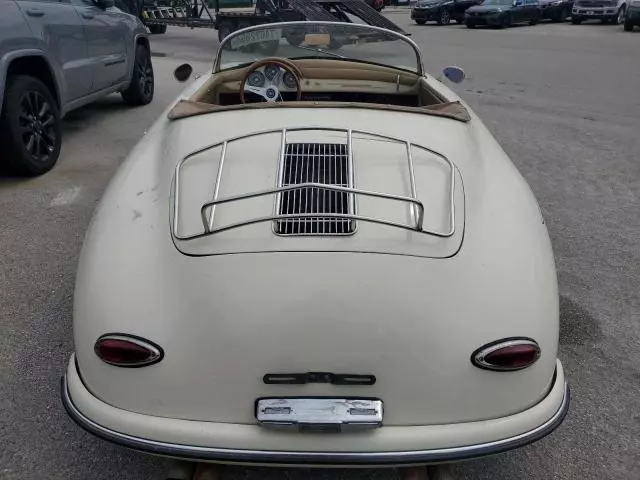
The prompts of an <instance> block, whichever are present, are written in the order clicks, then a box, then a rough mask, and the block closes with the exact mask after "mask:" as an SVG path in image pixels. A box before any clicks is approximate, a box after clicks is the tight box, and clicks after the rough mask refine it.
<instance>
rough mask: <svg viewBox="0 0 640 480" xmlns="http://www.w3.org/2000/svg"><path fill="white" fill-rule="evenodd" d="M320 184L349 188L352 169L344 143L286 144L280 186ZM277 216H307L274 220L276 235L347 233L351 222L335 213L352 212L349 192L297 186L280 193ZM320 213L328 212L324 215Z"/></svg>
mask: <svg viewBox="0 0 640 480" xmlns="http://www.w3.org/2000/svg"><path fill="white" fill-rule="evenodd" d="M305 183H316V184H317V183H320V184H325V185H336V186H339V187H345V188H353V171H352V166H351V162H350V157H349V148H348V145H347V144H346V143H287V144H286V145H285V152H284V157H283V164H282V165H281V177H280V186H289V185H300V184H305ZM277 203H278V205H277V208H278V214H279V215H300V214H305V215H306V214H309V215H310V216H309V217H304V218H295V219H285V220H277V221H276V222H275V223H276V225H275V232H276V233H277V234H279V235H349V234H352V233H353V232H354V231H355V221H354V220H353V219H349V218H340V217H337V218H336V216H335V215H340V214H343V215H353V213H354V201H353V195H352V194H350V193H347V192H337V191H335V190H329V189H324V188H321V187H300V188H296V189H293V190H289V191H286V192H283V193H282V194H281V195H279V197H278V200H277ZM323 214H332V215H334V216H332V217H327V216H323Z"/></svg>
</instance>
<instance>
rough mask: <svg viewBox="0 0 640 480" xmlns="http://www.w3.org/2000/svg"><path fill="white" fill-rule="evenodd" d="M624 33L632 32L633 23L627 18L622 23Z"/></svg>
mask: <svg viewBox="0 0 640 480" xmlns="http://www.w3.org/2000/svg"><path fill="white" fill-rule="evenodd" d="M624 31H625V32H631V31H633V23H632V22H631V20H629V19H628V18H627V19H625V21H624Z"/></svg>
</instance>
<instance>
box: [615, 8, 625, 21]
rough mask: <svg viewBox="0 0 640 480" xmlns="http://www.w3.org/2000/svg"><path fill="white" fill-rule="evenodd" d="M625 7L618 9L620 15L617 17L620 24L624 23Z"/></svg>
mask: <svg viewBox="0 0 640 480" xmlns="http://www.w3.org/2000/svg"><path fill="white" fill-rule="evenodd" d="M624 14H625V11H624V7H620V10H618V17H617V18H616V23H617V24H618V25H620V24H621V23H624Z"/></svg>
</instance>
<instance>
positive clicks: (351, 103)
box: [168, 59, 471, 122]
mask: <svg viewBox="0 0 640 480" xmlns="http://www.w3.org/2000/svg"><path fill="white" fill-rule="evenodd" d="M288 61H289V62H290V63H292V64H293V66H295V68H296V69H297V71H298V72H297V73H298V76H299V79H300V87H301V90H302V94H303V98H302V100H300V101H294V100H291V101H284V102H273V103H269V102H258V103H246V104H243V103H241V102H240V100H239V99H238V100H237V101H235V102H231V103H229V102H226V103H222V102H221V101H220V99H221V97H222V96H225V95H226V96H229V95H231V96H233V95H234V94H238V95H239V91H240V85H241V83H242V80H243V78H244V76H245V75H247V73H248V72H249V71H250V70H251V69H252V66H251V65H249V66H247V67H243V68H237V69H233V70H227V71H224V72H218V73H216V74H214V75H212V76H211V77H210V78H209V79H208V80H207V81H206V82H205V83H204V84H203V85H202V87H200V89H198V91H196V92H195V93H194V94H193V95H192V96H191V97H190V98H189V99H187V100H181V101H180V102H178V103H177V104H176V105H175V106H174V108H173V109H172V110H171V111H170V112H169V115H168V117H169V118H170V119H173V120H175V119H179V118H184V117H190V116H194V115H202V114H207V113H213V112H220V111H229V110H239V109H256V108H258V109H263V108H309V106H313V107H314V108H353V107H357V108H368V109H375V110H392V111H402V112H411V113H421V114H426V115H433V116H440V117H447V118H451V119H454V120H458V121H461V122H468V121H469V120H470V119H471V117H470V115H469V112H468V111H467V109H466V108H465V107H464V105H463V104H461V103H460V102H459V101H454V102H450V101H448V100H447V99H446V98H444V97H443V96H442V95H440V94H439V93H438V92H437V91H435V90H434V89H433V88H431V87H430V86H429V83H428V82H427V79H426V78H425V77H421V76H419V75H417V74H415V73H411V72H405V71H401V70H397V69H394V68H391V67H385V66H378V65H371V64H365V63H359V62H349V61H345V60H333V59H301V60H288ZM305 93H306V94H307V95H310V94H314V93H318V94H328V95H329V96H330V95H331V94H334V93H337V94H340V95H342V97H341V98H340V99H330V100H317V99H314V98H307V99H305V98H304V94H305ZM349 93H353V94H354V98H353V99H350V98H349ZM363 93H364V94H369V95H370V98H372V100H371V101H362V99H361V98H359V97H357V94H363ZM376 94H378V95H379V97H378V98H377V99H376ZM395 95H397V96H398V99H399V100H401V101H398V102H395V103H394V96H395ZM407 103H409V104H407Z"/></svg>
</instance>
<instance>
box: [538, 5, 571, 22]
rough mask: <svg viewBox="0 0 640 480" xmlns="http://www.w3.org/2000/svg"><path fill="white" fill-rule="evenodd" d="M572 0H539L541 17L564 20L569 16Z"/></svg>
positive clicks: (557, 20)
mask: <svg viewBox="0 0 640 480" xmlns="http://www.w3.org/2000/svg"><path fill="white" fill-rule="evenodd" d="M572 8H573V0H540V10H541V11H542V17H541V18H548V19H550V20H552V21H554V22H564V21H565V20H566V19H567V18H568V17H570V16H571V9H572Z"/></svg>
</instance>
